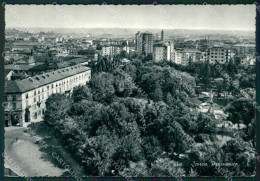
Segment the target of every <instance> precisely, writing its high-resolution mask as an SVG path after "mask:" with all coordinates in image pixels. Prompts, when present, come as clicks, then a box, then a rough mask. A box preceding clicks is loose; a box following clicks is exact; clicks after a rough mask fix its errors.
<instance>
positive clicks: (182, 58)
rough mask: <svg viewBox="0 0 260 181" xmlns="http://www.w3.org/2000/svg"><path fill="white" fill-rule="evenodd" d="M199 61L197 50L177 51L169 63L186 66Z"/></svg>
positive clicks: (199, 55)
mask: <svg viewBox="0 0 260 181" xmlns="http://www.w3.org/2000/svg"><path fill="white" fill-rule="evenodd" d="M200 60H201V51H199V50H197V49H179V50H175V51H174V52H173V53H172V57H171V61H172V62H174V63H176V64H182V65H187V64H188V63H189V62H197V61H200Z"/></svg>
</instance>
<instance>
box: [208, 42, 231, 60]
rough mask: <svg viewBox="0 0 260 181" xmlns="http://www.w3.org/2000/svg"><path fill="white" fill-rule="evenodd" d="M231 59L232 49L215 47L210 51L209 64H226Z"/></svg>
mask: <svg viewBox="0 0 260 181" xmlns="http://www.w3.org/2000/svg"><path fill="white" fill-rule="evenodd" d="M230 59H231V49H230V48H229V47H225V46H217V45H216V46H213V47H212V48H210V49H209V63H211V64H215V63H216V62H218V63H221V64H224V63H227V62H229V61H230Z"/></svg>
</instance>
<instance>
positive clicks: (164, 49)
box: [153, 42, 174, 62]
mask: <svg viewBox="0 0 260 181" xmlns="http://www.w3.org/2000/svg"><path fill="white" fill-rule="evenodd" d="M173 51H174V45H173V43H171V42H166V43H157V44H154V45H153V60H154V61H155V62H159V61H162V60H167V61H170V60H171V56H172V52H173Z"/></svg>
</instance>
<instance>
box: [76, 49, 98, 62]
mask: <svg viewBox="0 0 260 181" xmlns="http://www.w3.org/2000/svg"><path fill="white" fill-rule="evenodd" d="M78 54H79V55H83V56H84V58H86V59H89V60H91V61H97V60H98V53H97V52H96V50H94V49H86V50H79V52H78Z"/></svg>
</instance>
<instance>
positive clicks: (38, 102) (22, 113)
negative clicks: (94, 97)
mask: <svg viewBox="0 0 260 181" xmlns="http://www.w3.org/2000/svg"><path fill="white" fill-rule="evenodd" d="M90 77H91V69H90V68H88V67H85V66H80V65H76V66H71V67H66V68H63V69H59V70H55V71H52V72H48V73H44V74H41V75H37V76H34V77H30V78H27V79H23V80H10V81H6V87H5V101H4V102H5V104H4V114H5V116H4V117H5V125H6V126H8V125H10V124H16V123H19V125H20V126H26V125H27V124H29V123H31V122H37V121H41V120H42V116H43V114H44V111H45V101H46V100H47V98H48V97H49V96H50V95H51V94H54V93H64V94H66V95H70V93H71V92H72V90H73V88H74V87H75V86H78V85H85V84H86V82H88V81H89V80H90Z"/></svg>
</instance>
